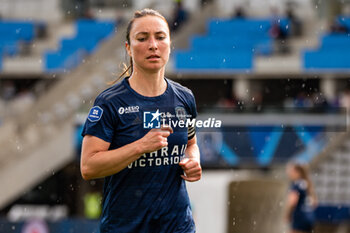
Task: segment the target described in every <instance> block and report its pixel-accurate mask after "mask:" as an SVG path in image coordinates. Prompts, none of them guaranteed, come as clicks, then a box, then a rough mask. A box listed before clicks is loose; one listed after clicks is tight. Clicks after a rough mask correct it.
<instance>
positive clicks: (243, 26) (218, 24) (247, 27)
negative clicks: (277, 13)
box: [208, 19, 271, 35]
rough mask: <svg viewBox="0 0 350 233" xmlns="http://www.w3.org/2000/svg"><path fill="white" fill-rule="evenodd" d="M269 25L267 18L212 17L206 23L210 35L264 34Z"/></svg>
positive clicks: (266, 32)
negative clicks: (229, 18) (226, 18)
mask: <svg viewBox="0 0 350 233" xmlns="http://www.w3.org/2000/svg"><path fill="white" fill-rule="evenodd" d="M270 27H271V21H270V20H268V19H249V20H247V19H231V20H223V19H212V20H210V21H209V23H208V29H209V34H210V35H228V34H229V35H230V34H231V35H235V34H238V33H239V34H241V35H242V34H246V35H251V34H253V35H259V34H260V35H266V34H268V31H269V29H270Z"/></svg>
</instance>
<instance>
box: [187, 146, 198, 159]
mask: <svg viewBox="0 0 350 233" xmlns="http://www.w3.org/2000/svg"><path fill="white" fill-rule="evenodd" d="M185 154H186V156H187V157H188V158H193V159H196V160H197V161H198V162H200V153H199V147H198V145H197V144H196V143H194V144H191V145H188V146H187V148H186V151H185Z"/></svg>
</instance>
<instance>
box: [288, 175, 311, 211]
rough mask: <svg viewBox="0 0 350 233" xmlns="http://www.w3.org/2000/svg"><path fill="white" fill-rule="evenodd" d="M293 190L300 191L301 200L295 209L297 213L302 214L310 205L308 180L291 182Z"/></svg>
mask: <svg viewBox="0 0 350 233" xmlns="http://www.w3.org/2000/svg"><path fill="white" fill-rule="evenodd" d="M290 189H291V191H294V192H296V193H298V195H299V200H298V203H297V206H296V207H295V209H294V213H295V214H297V215H298V214H300V213H302V212H308V211H309V206H308V203H307V197H308V194H307V182H306V181H305V180H297V181H294V182H293V183H292V184H291V188H290Z"/></svg>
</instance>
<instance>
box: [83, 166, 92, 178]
mask: <svg viewBox="0 0 350 233" xmlns="http://www.w3.org/2000/svg"><path fill="white" fill-rule="evenodd" d="M80 173H81V176H82V177H83V179H84V180H92V179H94V176H93V174H92V173H91V169H89V168H88V167H86V166H81V168H80Z"/></svg>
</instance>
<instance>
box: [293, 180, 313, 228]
mask: <svg viewBox="0 0 350 233" xmlns="http://www.w3.org/2000/svg"><path fill="white" fill-rule="evenodd" d="M307 185H308V184H307V182H306V181H305V180H296V181H294V182H293V183H292V184H291V188H290V189H291V191H294V192H296V193H298V195H299V200H298V203H297V205H296V207H295V209H294V211H293V214H292V228H293V229H294V230H299V231H305V232H309V231H311V230H312V227H313V223H314V212H313V208H312V206H311V205H310V204H309V202H308V192H307Z"/></svg>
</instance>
